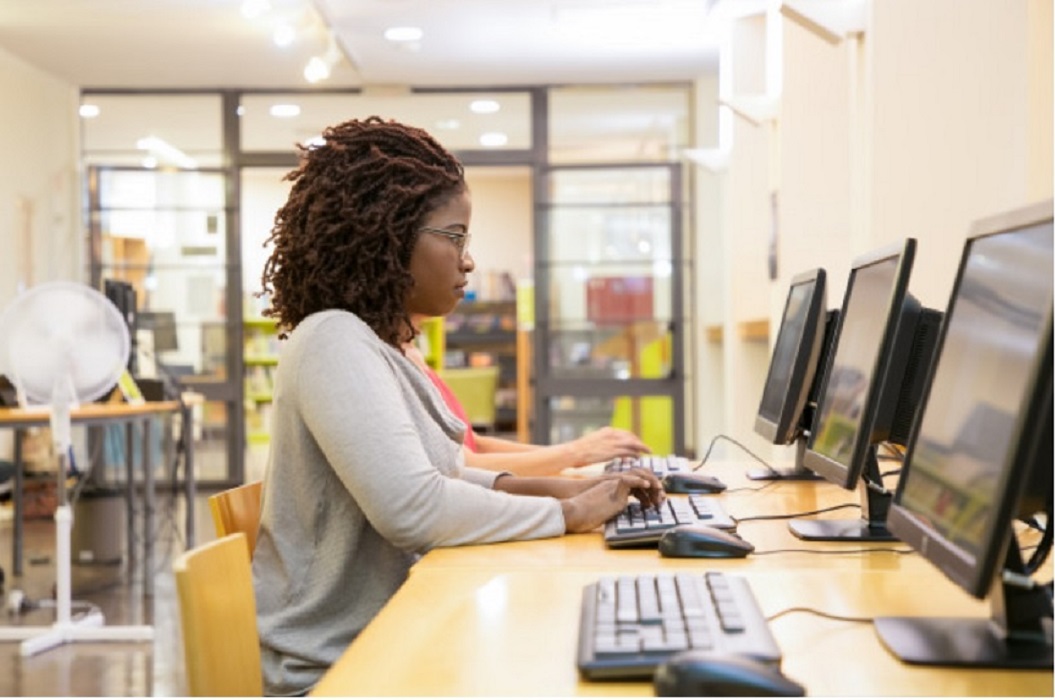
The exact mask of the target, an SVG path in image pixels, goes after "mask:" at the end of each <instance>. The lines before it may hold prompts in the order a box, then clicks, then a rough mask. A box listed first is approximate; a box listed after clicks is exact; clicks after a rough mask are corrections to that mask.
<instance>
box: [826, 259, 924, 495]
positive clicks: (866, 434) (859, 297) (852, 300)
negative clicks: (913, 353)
mask: <svg viewBox="0 0 1055 700" xmlns="http://www.w3.org/2000/svg"><path fill="white" fill-rule="evenodd" d="M914 255H915V240H914V239H911V238H910V239H906V241H905V243H904V244H903V245H898V246H896V247H894V248H887V249H884V250H881V251H877V252H876V253H873V254H871V255H868V256H865V257H862V258H860V259H858V260H857V261H855V263H854V265H853V268H852V269H851V272H850V280H849V282H848V284H847V288H846V294H845V296H844V298H843V306H842V311H841V313H840V323H839V328H838V331H837V334H836V336H835V339H834V340H833V346H832V351H831V356H830V358H829V359H828V365H827V368H826V371H825V374H824V379H823V384H822V386H821V391H820V395H819V397H818V399H817V409H816V412H815V415H814V418H813V426H812V429H811V431H810V438H809V443H808V445H807V448H806V456H805V464H806V466H807V467H809V468H810V469H813V470H814V471H816V472H817V473H818V474H820V475H822V476H823V477H824V478H826V479H828V480H829V481H831V482H833V483H836V484H838V485H840V486H842V487H843V488H846V489H852V488H854V487H855V486H856V485H857V480H858V478H859V477H860V474H861V471H862V469H863V466H864V463H865V459H866V456H867V455H866V452H867V450H868V449H869V448H870V447H871V446H873V445H874V444H875V442H876V440H875V439H874V436H873V430H874V429H875V425H874V423H875V421H876V419H877V417H879V415H880V411H879V409H880V399H881V396H880V395H881V393H882V392H881V390H882V389H883V388H884V387H883V384H884V382H888V381H889V380H890V379H891V378H888V377H887V376H886V374H887V372H888V368H889V367H890V364H891V362H890V361H891V359H892V355H893V351H894V340H895V336H896V334H897V331H898V329H899V328H898V327H899V324H902V323H903V322H904V321H906V320H907V319H905V318H904V316H905V315H906V314H905V313H904V312H905V311H906V309H905V308H904V307H906V306H907V305H911V304H912V303H913V302H914V301H915V300H914V299H912V297H910V296H909V294H908V280H909V274H910V272H911V270H912V262H913V258H914ZM915 307H916V308H918V304H915ZM898 384H900V381H898ZM899 388H900V387H899Z"/></svg>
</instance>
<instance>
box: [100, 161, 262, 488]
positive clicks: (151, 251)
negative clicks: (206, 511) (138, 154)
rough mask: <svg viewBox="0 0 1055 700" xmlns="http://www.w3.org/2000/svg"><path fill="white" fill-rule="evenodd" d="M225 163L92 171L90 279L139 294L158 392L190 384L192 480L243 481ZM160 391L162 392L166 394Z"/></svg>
mask: <svg viewBox="0 0 1055 700" xmlns="http://www.w3.org/2000/svg"><path fill="white" fill-rule="evenodd" d="M225 189H226V186H225V176H224V172H223V171H221V170H219V169H196V170H178V169H171V168H166V169H153V168H139V167H131V166H128V167H124V166H118V167H105V166H91V167H90V168H89V170H88V188H87V200H88V217H87V220H88V222H89V237H90V238H89V239H90V244H91V248H92V255H91V261H92V262H91V282H92V285H93V286H94V287H96V288H97V289H103V288H104V286H105V285H104V283H105V281H107V280H116V281H119V282H126V283H128V284H130V285H131V287H132V289H134V291H135V310H136V316H135V320H134V326H133V330H134V333H133V348H134V353H133V361H132V371H133V375H134V376H135V377H136V378H137V380H140V381H141V382H143V385H144V386H146V382H147V381H149V380H154V381H155V382H156V383H157V384H158V386H159V389H160V390H162V391H164V390H165V387H166V386H167V387H168V388H169V391H170V392H172V391H178V390H179V389H183V390H191V391H195V392H198V393H200V394H202V395H203V397H204V399H205V401H204V404H203V405H201V406H196V407H194V409H193V410H194V411H195V413H196V414H197V415H196V416H195V421H194V424H195V428H196V429H197V430H198V431H199V433H198V434H197V435H195V459H194V466H195V471H196V474H195V478H196V480H197V481H198V482H199V483H201V484H206V485H207V484H210V483H219V484H222V483H229V482H231V481H232V480H239V479H240V478H241V452H240V450H234V451H232V449H231V445H232V444H235V445H237V444H238V443H239V440H238V439H237V435H239V434H240V433H237V432H236V433H235V436H236V437H235V439H234V440H231V439H230V438H231V435H230V433H231V430H232V429H233V427H234V426H238V425H239V424H240V421H241V404H240V400H241V395H240V391H239V389H240V382H241V379H240V378H236V375H235V373H234V372H233V371H232V367H233V366H234V365H233V362H234V359H235V358H233V357H232V356H231V355H230V353H229V352H228V349H229V348H231V347H236V345H234V344H233V343H232V338H231V332H232V331H233V330H235V329H233V328H232V326H231V324H229V323H228V321H227V317H228V312H227V310H228V308H229V307H230V303H229V298H228V294H227V290H228V283H229V271H230V269H231V267H232V266H231V261H230V259H229V258H230V249H231V246H230V245H229V239H228V235H227V222H228V220H229V212H228V210H227V206H226V203H225V202H226V199H225ZM157 398H161V397H160V396H159V397H157Z"/></svg>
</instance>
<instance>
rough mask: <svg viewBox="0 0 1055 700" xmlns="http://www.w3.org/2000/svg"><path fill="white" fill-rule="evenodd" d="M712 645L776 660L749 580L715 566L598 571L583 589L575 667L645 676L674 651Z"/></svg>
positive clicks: (601, 674) (592, 673)
mask: <svg viewBox="0 0 1055 700" xmlns="http://www.w3.org/2000/svg"><path fill="white" fill-rule="evenodd" d="M688 649H701V650H707V649H714V650H717V651H726V652H732V653H736V654H744V655H745V656H749V657H751V658H753V659H756V660H759V661H762V662H764V663H773V664H779V663H780V659H781V653H780V647H779V646H777V642H776V640H775V639H774V638H773V634H772V632H771V631H770V629H769V623H768V622H767V621H766V619H765V616H763V614H762V611H761V609H760V608H759V607H758V602H757V601H756V600H755V596H754V593H753V592H752V591H751V588H750V586H749V585H748V583H747V580H746V579H744V578H742V577H740V576H736V575H733V574H725V573H722V572H719V571H707V572H694V573H688V572H684V573H669V574H634V575H627V576H604V577H602V578H600V579H599V580H598V581H597V582H596V583H592V584H590V585H588V586H586V587H585V588H584V589H583V597H582V615H581V617H580V619H579V651H578V659H577V664H578V667H579V671H580V673H581V674H582V675H583V676H584V677H586V678H587V679H590V680H604V679H634V678H649V677H651V676H652V674H653V672H654V671H655V669H656V667H657V666H658V665H659V664H661V663H663V662H664V661H666V660H667V659H668V658H670V657H671V656H672V655H674V654H676V653H678V652H679V651H683V650H688Z"/></svg>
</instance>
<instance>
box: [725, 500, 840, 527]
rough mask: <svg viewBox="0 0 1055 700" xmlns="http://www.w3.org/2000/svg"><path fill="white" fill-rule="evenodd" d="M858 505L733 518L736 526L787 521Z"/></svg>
mask: <svg viewBox="0 0 1055 700" xmlns="http://www.w3.org/2000/svg"><path fill="white" fill-rule="evenodd" d="M860 507H861V504H860V503H842V504H840V505H837V506H829V507H828V508H820V509H818V510H808V511H805V512H802V513H782V514H780V515H750V516H748V517H746V518H733V520H735V521H736V524H737V525H739V524H740V523H746V522H749V521H751V520H788V519H790V518H801V517H803V516H805V515H818V514H819V513H830V512H831V511H833V510H842V509H843V508H860Z"/></svg>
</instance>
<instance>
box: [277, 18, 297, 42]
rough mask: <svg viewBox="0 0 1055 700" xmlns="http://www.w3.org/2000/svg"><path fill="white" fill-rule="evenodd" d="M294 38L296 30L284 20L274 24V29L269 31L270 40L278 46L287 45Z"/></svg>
mask: <svg viewBox="0 0 1055 700" xmlns="http://www.w3.org/2000/svg"><path fill="white" fill-rule="evenodd" d="M296 38H297V30H296V29H294V28H293V25H291V24H287V23H286V22H280V23H279V24H276V25H275V28H274V30H272V32H271V41H273V42H275V46H278V47H279V48H285V47H287V46H289V45H290V44H292V43H293V40H294V39H296Z"/></svg>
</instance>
